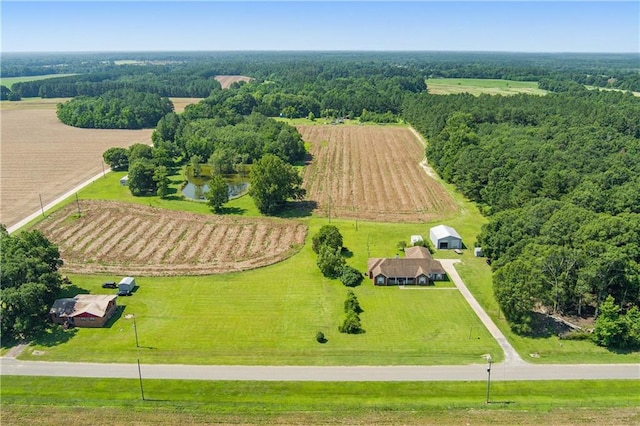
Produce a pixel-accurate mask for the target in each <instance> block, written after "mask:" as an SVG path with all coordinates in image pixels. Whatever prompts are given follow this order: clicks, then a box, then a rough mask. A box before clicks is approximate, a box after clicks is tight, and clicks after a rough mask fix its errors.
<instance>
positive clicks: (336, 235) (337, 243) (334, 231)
mask: <svg viewBox="0 0 640 426" xmlns="http://www.w3.org/2000/svg"><path fill="white" fill-rule="evenodd" d="M311 243H312V248H313V251H314V252H315V253H319V252H320V248H321V247H322V246H328V247H331V248H333V249H340V250H341V249H342V243H343V242H342V234H340V230H339V229H338V228H337V227H335V226H333V225H324V226H322V228H320V230H319V231H318V233H317V234H315V235H314V236H313V237H312V238H311Z"/></svg>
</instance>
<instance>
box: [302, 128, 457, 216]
mask: <svg viewBox="0 0 640 426" xmlns="http://www.w3.org/2000/svg"><path fill="white" fill-rule="evenodd" d="M298 131H299V132H300V134H301V135H302V137H303V139H304V141H305V142H309V143H310V145H311V148H310V151H311V155H312V156H313V158H312V161H311V164H310V165H309V166H308V167H307V169H306V172H305V177H304V186H305V188H306V190H307V196H308V197H309V198H310V199H311V200H313V201H316V202H317V203H318V212H317V213H318V214H325V215H329V214H330V215H331V216H332V217H341V218H355V219H366V220H374V221H385V222H387V221H391V222H393V221H396V222H425V221H430V220H434V219H438V218H440V217H443V216H448V215H451V214H452V213H454V212H456V211H457V206H456V203H455V201H454V200H453V199H452V198H451V196H450V195H449V194H448V193H447V191H446V190H445V189H444V188H443V187H442V185H441V184H440V183H439V182H438V181H437V180H435V179H433V178H432V177H430V176H428V175H427V174H426V173H425V171H424V170H423V169H422V168H421V167H420V165H419V163H420V161H421V160H422V159H423V158H424V148H423V146H422V144H421V143H420V141H419V140H418V139H417V138H416V136H415V135H414V134H413V133H412V132H411V130H410V129H409V128H404V127H391V126H389V127H382V126H349V125H327V126H303V125H301V126H298Z"/></svg>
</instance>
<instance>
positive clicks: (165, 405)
mask: <svg viewBox="0 0 640 426" xmlns="http://www.w3.org/2000/svg"><path fill="white" fill-rule="evenodd" d="M143 388H144V392H145V399H146V400H145V401H142V400H141V395H140V387H139V382H138V380H136V379H89V380H88V379H86V378H68V377H24V376H3V378H2V419H3V424H26V423H29V424H48V423H50V422H49V420H50V419H51V418H54V417H55V418H56V423H59V420H60V419H69V421H70V422H71V424H74V423H77V422H78V421H79V420H82V422H83V423H87V422H91V423H92V421H91V420H93V422H97V423H100V424H132V423H136V422H141V421H142V422H143V423H144V422H150V421H159V422H161V423H163V424H169V423H172V424H174V423H175V424H177V423H181V421H182V422H184V421H187V422H188V423H189V424H199V423H210V422H214V423H217V422H220V421H222V422H232V423H254V422H265V421H275V422H276V423H277V424H312V423H313V424H326V423H342V424H344V423H345V422H346V423H350V424H355V423H357V424H380V423H392V424H397V423H401V424H425V422H434V421H435V422H437V423H439V424H440V423H445V424H452V423H453V424H460V422H461V421H462V422H463V423H464V422H466V423H471V424H495V423H496V422H499V423H500V424H540V423H541V422H543V423H550V424H576V423H589V424H636V423H638V421H640V409H638V405H639V404H640V382H639V381H637V380H625V381H536V382H494V383H492V385H491V401H492V403H491V404H486V403H485V396H486V394H485V391H486V385H485V383H484V382H387V383H384V382H372V383H363V382H349V383H337V382H245V381H233V382H230V381H185V380H143Z"/></svg>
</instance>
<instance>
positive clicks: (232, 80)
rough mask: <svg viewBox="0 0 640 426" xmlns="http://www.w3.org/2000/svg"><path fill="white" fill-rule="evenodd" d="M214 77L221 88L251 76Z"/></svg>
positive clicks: (226, 87) (246, 79) (247, 79)
mask: <svg viewBox="0 0 640 426" xmlns="http://www.w3.org/2000/svg"><path fill="white" fill-rule="evenodd" d="M215 79H216V80H218V81H219V82H220V85H221V86H222V88H223V89H228V88H229V87H230V86H231V85H232V84H233V83H235V82H236V81H249V80H251V77H245V76H244V75H217V76H215Z"/></svg>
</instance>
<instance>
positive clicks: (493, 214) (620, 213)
mask: <svg viewBox="0 0 640 426" xmlns="http://www.w3.org/2000/svg"><path fill="white" fill-rule="evenodd" d="M404 117H405V118H406V119H407V120H408V121H409V122H411V123H413V124H414V126H416V127H417V128H418V129H419V130H420V131H421V132H423V134H425V135H426V136H427V137H428V140H429V145H428V147H427V149H426V155H427V157H428V159H429V162H430V164H432V165H433V167H434V168H435V169H436V170H437V171H438V172H439V174H440V175H441V176H442V177H443V178H444V179H445V180H447V181H448V182H452V183H454V184H455V185H456V186H457V187H458V188H459V189H460V191H461V192H463V193H464V194H465V195H466V196H468V197H469V198H470V199H471V200H473V201H476V202H477V203H478V204H479V205H480V207H481V209H482V210H483V212H484V213H485V214H488V215H489V223H488V224H487V225H485V226H484V227H483V229H482V232H481V234H480V235H479V236H478V242H477V243H478V244H479V245H481V246H482V247H483V251H484V252H485V253H486V255H487V256H488V257H489V258H490V260H491V262H492V263H491V264H492V268H493V270H494V277H493V284H494V293H495V296H496V299H497V300H498V302H499V304H500V306H501V309H502V311H503V312H504V313H505V316H506V318H507V319H508V320H509V321H510V324H511V326H512V328H513V329H514V330H516V331H518V332H521V333H524V334H527V333H534V332H535V331H536V318H537V313H552V314H553V313H558V314H565V315H582V316H584V315H590V316H593V317H598V315H599V313H600V309H601V306H602V303H603V302H604V301H605V300H606V299H607V297H608V296H611V297H612V298H613V300H615V303H616V304H617V306H618V308H619V309H620V310H621V312H622V313H623V314H624V313H625V312H627V311H630V310H632V309H633V307H634V306H638V304H639V303H640V278H639V276H640V178H639V176H640V99H638V98H636V97H633V96H631V95H630V94H625V93H615V92H597V91H587V90H584V89H580V90H570V91H564V92H561V93H558V94H549V95H547V96H528V95H519V96H513V97H502V96H479V97H473V96H470V95H451V96H432V95H428V94H421V95H416V96H413V97H408V98H407V99H406V101H405V104H404ZM635 344H636V345H637V344H640V340H636V343H635Z"/></svg>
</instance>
